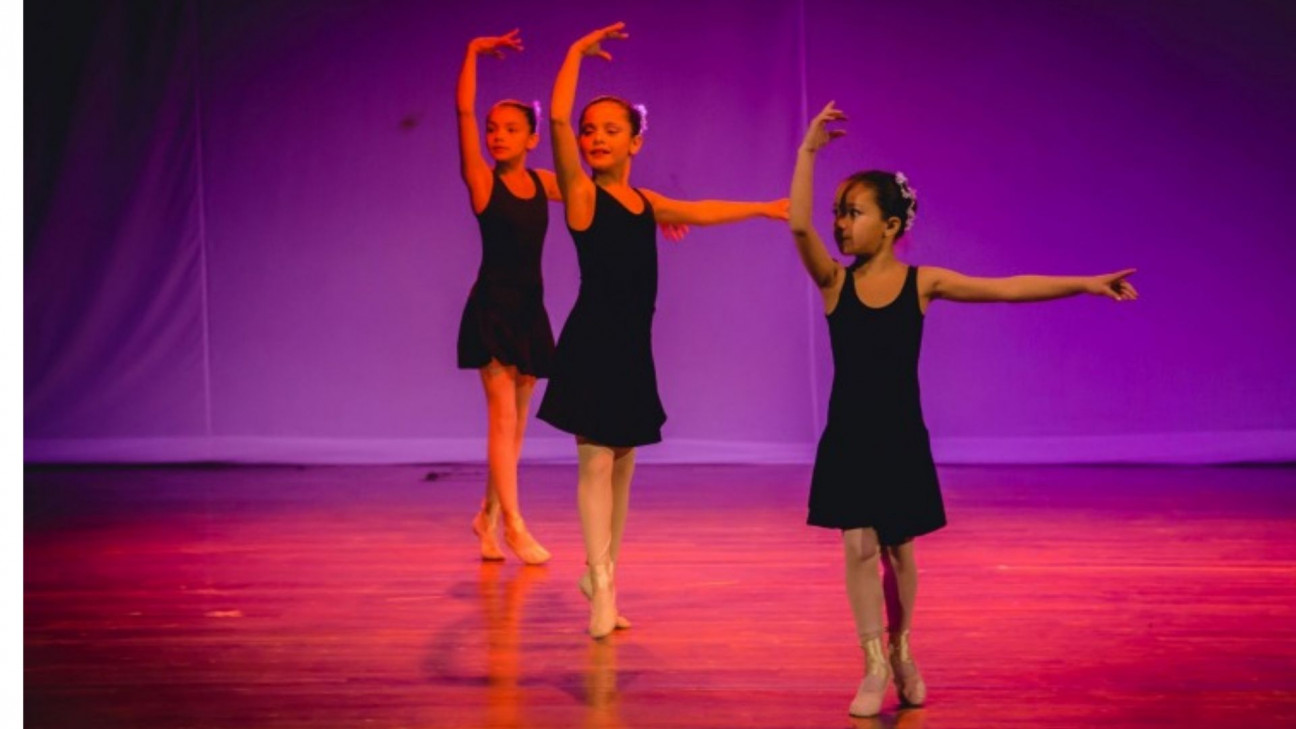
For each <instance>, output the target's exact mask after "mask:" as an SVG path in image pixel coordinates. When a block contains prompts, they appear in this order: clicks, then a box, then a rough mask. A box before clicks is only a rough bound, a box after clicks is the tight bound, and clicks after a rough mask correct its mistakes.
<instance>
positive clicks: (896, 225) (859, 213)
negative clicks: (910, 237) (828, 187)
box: [833, 183, 900, 258]
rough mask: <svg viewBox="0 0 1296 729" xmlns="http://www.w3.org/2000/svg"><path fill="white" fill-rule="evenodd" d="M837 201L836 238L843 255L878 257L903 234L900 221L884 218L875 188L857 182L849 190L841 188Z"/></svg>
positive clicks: (835, 212) (835, 216) (834, 233)
mask: <svg viewBox="0 0 1296 729" xmlns="http://www.w3.org/2000/svg"><path fill="white" fill-rule="evenodd" d="M844 184H845V183H843V185H844ZM835 199H836V200H837V205H836V207H835V208H834V209H833V239H834V240H836V241H837V248H838V250H840V251H841V252H842V253H845V254H846V255H848V256H862V257H865V258H867V257H870V256H874V255H877V253H878V252H879V251H881V250H882V248H883V246H885V245H886V244H887V243H889V242H893V241H894V240H895V237H896V234H898V233H899V232H900V219H899V218H897V217H890V218H884V217H882V208H881V207H879V206H878V203H877V193H876V192H874V190H873V188H872V187H870V186H868V185H861V184H858V183H856V184H855V185H852V186H851V188H850V189H847V190H843V189H842V188H841V187H838V189H837V195H836V197H835Z"/></svg>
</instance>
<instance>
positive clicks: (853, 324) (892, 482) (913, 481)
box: [806, 266, 945, 545]
mask: <svg viewBox="0 0 1296 729" xmlns="http://www.w3.org/2000/svg"><path fill="white" fill-rule="evenodd" d="M922 328H923V314H922V311H921V309H920V308H919V305H918V269H917V267H915V266H910V267H909V270H908V272H907V273H906V274H905V280H904V286H903V287H902V288H901V289H900V295H899V296H898V297H896V299H895V300H894V301H892V302H891V303H890V304H888V305H886V306H883V307H880V308H876V309H875V308H870V307H868V306H865V305H864V302H863V301H861V300H860V298H859V296H858V294H857V293H856V291H855V276H854V269H853V268H848V269H847V270H846V281H845V283H844V284H842V292H841V298H840V299H839V300H838V302H837V308H835V309H833V311H832V313H831V314H829V315H828V334H829V338H830V340H831V342H832V354H833V384H832V395H831V396H830V397H829V400H828V424H827V425H826V426H825V428H824V432H823V436H822V437H821V438H820V439H819V449H818V452H817V454H816V455H815V465H814V476H813V478H812V479H811V484H810V515H809V517H808V518H807V519H806V522H807V523H808V524H811V525H813V526H821V527H830V528H834V529H854V528H859V527H873V528H874V529H876V530H877V533H878V541H879V542H880V543H882V544H884V545H894V544H900V543H903V542H905V541H906V540H908V539H911V538H913V537H916V536H919V535H921V534H926V533H928V532H932V531H935V530H937V529H940V528H941V527H943V526H945V506H944V503H943V501H942V500H941V492H940V484H939V482H938V481H937V479H936V467H935V465H934V464H933V463H932V453H931V443H930V440H929V438H928V435H927V426H926V425H925V424H924V423H923V417H922V405H921V403H920V402H919V394H918V351H919V348H920V346H921V344H922Z"/></svg>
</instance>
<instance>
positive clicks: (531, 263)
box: [458, 170, 554, 377]
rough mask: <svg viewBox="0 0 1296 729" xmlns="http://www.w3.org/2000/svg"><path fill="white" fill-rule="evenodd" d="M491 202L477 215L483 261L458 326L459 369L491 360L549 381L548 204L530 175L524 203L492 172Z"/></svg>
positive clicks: (534, 176)
mask: <svg viewBox="0 0 1296 729" xmlns="http://www.w3.org/2000/svg"><path fill="white" fill-rule="evenodd" d="M491 174H492V177H493V178H494V183H493V185H492V187H491V195H490V202H488V203H487V204H486V209H484V210H482V211H481V213H479V214H478V215H477V225H478V227H479V228H480V229H481V239H482V261H481V267H480V268H479V269H478V271H477V281H476V282H475V283H474V284H473V287H472V293H470V294H469V295H468V303H467V304H466V305H464V311H463V316H462V318H461V319H460V320H459V347H458V349H459V367H460V368H462V369H477V368H479V367H484V366H485V365H486V364H488V363H489V362H490V360H491V358H492V357H493V358H495V359H497V360H499V361H500V362H501V363H502V364H506V365H514V366H516V367H517V368H518V371H519V372H521V373H523V374H528V375H534V376H536V377H548V376H549V370H550V368H551V367H552V365H553V351H554V339H553V329H552V328H551V327H550V326H549V314H548V312H546V311H545V308H544V281H543V279H542V278H541V273H540V253H541V251H542V250H543V249H544V238H545V230H546V229H547V228H548V227H549V201H548V199H547V198H546V197H545V191H544V185H543V184H541V182H540V176H539V175H537V174H536V173H535V171H534V170H527V174H529V175H531V180H532V181H533V182H534V183H535V190H536V192H535V195H534V196H533V197H530V198H527V199H525V200H524V199H522V198H519V197H517V196H515V195H514V194H513V193H512V192H510V191H509V189H508V185H505V184H504V181H503V180H502V179H500V176H499V174H498V173H495V172H493V171H492V173H491Z"/></svg>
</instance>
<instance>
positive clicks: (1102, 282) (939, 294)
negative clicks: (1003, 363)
mask: <svg viewBox="0 0 1296 729" xmlns="http://www.w3.org/2000/svg"><path fill="white" fill-rule="evenodd" d="M920 271H922V272H923V274H924V275H923V276H922V279H921V280H920V281H919V289H920V293H921V294H922V295H923V296H924V297H925V298H927V299H928V300H932V299H948V300H950V301H971V302H990V301H1004V302H1027V301H1048V300H1051V299H1061V298H1065V297H1067V296H1075V295H1077V294H1094V295H1096V296H1106V297H1108V298H1110V299H1113V300H1115V301H1133V300H1135V299H1137V298H1138V291H1137V290H1135V288H1134V285H1133V284H1131V283H1130V282H1129V281H1127V280H1126V279H1128V278H1129V277H1130V276H1131V275H1132V274H1133V273H1134V271H1135V269H1133V268H1127V269H1124V270H1123V271H1117V272H1115V273H1106V274H1103V275H1101V276H1009V277H1007V278H978V277H975V276H964V275H963V274H961V273H958V272H957V271H951V270H949V269H948V268H937V267H934V266H924V267H923V268H922V269H920Z"/></svg>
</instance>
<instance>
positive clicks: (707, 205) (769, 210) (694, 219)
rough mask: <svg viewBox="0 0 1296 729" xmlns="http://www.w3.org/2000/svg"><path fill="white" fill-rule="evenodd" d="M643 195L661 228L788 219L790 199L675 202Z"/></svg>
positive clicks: (651, 195) (648, 191)
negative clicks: (757, 219) (755, 219)
mask: <svg viewBox="0 0 1296 729" xmlns="http://www.w3.org/2000/svg"><path fill="white" fill-rule="evenodd" d="M640 192H642V193H643V194H644V197H646V198H648V202H650V203H652V206H653V216H654V217H656V218H657V222H658V223H660V224H662V225H720V224H721V223H733V222H737V221H739V220H746V219H748V218H761V217H764V218H773V219H775V220H787V219H788V201H787V198H783V199H781V200H770V201H768V202H733V201H730V200H692V201H690V200H673V199H671V198H669V197H666V196H665V195H660V194H658V193H655V192H653V191H652V190H644V189H641V190H640Z"/></svg>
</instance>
